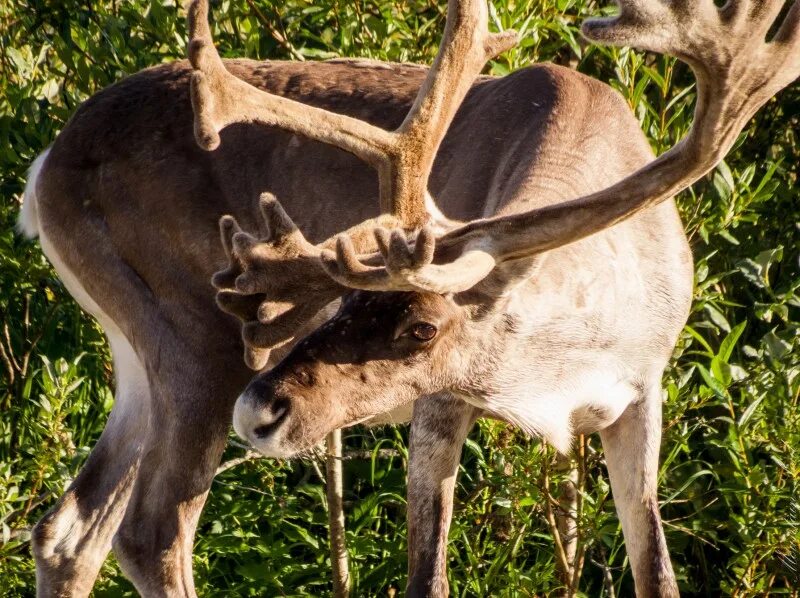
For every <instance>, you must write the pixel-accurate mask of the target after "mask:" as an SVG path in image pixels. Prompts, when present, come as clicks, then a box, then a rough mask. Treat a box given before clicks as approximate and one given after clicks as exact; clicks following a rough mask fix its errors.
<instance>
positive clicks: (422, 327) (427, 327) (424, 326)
mask: <svg viewBox="0 0 800 598" xmlns="http://www.w3.org/2000/svg"><path fill="white" fill-rule="evenodd" d="M437 332H438V331H437V330H436V326H434V325H433V324H428V323H427V322H420V323H418V324H414V325H413V326H412V327H411V334H412V335H413V337H414V338H415V339H417V340H418V341H429V340H431V339H432V338H433V337H434V336H436V333H437Z"/></svg>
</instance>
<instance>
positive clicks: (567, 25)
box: [0, 0, 800, 596]
mask: <svg viewBox="0 0 800 598" xmlns="http://www.w3.org/2000/svg"><path fill="white" fill-rule="evenodd" d="M175 4H176V2H175V1H174V0H164V1H163V2H148V1H145V0H129V1H126V2H119V1H117V0H102V1H98V2H91V3H90V2H85V1H78V0H60V1H59V2H52V1H47V0H37V1H34V2H21V1H20V0H4V1H3V2H0V90H2V93H0V173H1V174H2V176H0V196H1V197H2V204H0V221H2V226H0V312H1V313H2V318H3V322H2V331H0V358H1V360H0V368H2V370H1V371H2V379H0V409H2V414H3V416H2V420H1V421H0V522H1V524H0V580H2V581H1V582H0V586H1V587H2V592H3V593H5V594H6V595H14V596H16V595H19V596H27V595H32V593H33V588H34V573H33V562H32V559H31V556H30V549H29V544H28V540H29V529H30V526H31V525H32V523H33V522H35V521H36V519H37V518H38V517H40V516H41V515H42V514H43V512H44V511H45V510H46V509H47V508H48V507H49V506H51V505H52V504H53V502H54V501H55V499H56V497H57V496H58V494H59V493H60V492H62V491H63V490H64V488H65V487H66V486H67V485H68V483H69V480H70V479H71V478H72V477H74V476H75V474H76V472H77V471H78V469H79V467H80V464H81V463H82V462H83V460H84V459H85V457H86V455H87V453H88V451H89V448H90V447H91V446H92V444H93V443H94V442H95V440H96V439H97V437H98V435H99V433H100V431H101V429H102V426H103V423H104V421H105V418H106V416H107V414H108V411H109V409H110V405H111V402H112V400H113V398H112V396H113V395H112V391H111V386H113V379H112V376H111V371H110V365H109V354H108V350H107V348H106V346H105V342H104V339H103V336H102V332H101V331H100V330H99V329H98V327H97V325H96V324H95V323H94V322H92V321H91V320H90V319H89V318H87V317H86V316H84V315H83V314H82V313H81V312H80V310H79V309H78V307H77V306H76V305H75V303H74V302H73V301H72V300H71V299H70V297H69V296H68V294H67V293H66V291H65V290H64V287H63V286H62V284H61V283H60V282H59V281H58V279H57V278H56V277H55V275H54V273H53V271H52V269H51V268H50V267H49V265H48V264H47V262H46V261H45V260H44V258H43V257H42V255H41V252H40V250H39V247H38V245H37V244H36V243H34V242H29V241H25V240H23V239H21V238H20V237H19V236H17V235H16V234H15V233H14V232H13V224H14V220H15V218H16V214H17V212H18V209H19V205H20V200H21V194H22V189H23V183H24V179H25V171H26V168H27V167H28V166H29V165H30V163H31V162H32V160H33V159H34V158H35V157H36V155H37V154H39V153H40V152H41V151H42V150H43V149H44V148H45V147H46V146H47V145H48V144H50V143H51V142H52V140H53V139H54V138H55V136H56V134H57V133H58V131H59V130H60V129H61V128H62V127H63V126H64V124H65V122H66V120H67V118H68V117H69V115H70V114H71V113H72V112H73V111H74V110H75V108H76V107H77V105H78V104H79V103H80V102H81V101H82V100H84V99H85V98H87V97H88V96H90V95H91V94H92V93H94V92H96V91H98V90H99V89H101V88H102V87H104V86H106V85H108V84H110V83H112V82H114V81H116V80H118V79H120V78H122V77H124V76H125V75H127V74H130V73H133V72H135V71H137V70H139V69H141V68H143V67H146V66H150V65H153V64H156V63H159V62H163V61H168V60H173V59H175V58H179V57H181V56H183V55H184V54H185V39H186V35H185V29H184V23H183V18H182V15H180V14H179V11H178V10H177V9H176V6H175ZM432 4H433V3H430V2H422V1H420V0H404V1H403V2H392V1H389V0H355V1H353V2H340V1H337V0H316V1H314V2H311V1H307V0H288V1H286V2H275V1H269V0H223V1H222V2H218V3H215V6H214V12H215V16H216V29H217V31H216V33H215V36H216V39H217V41H218V43H219V45H220V47H221V49H222V51H223V53H224V54H228V55H231V56H243V55H247V56H250V57H254V58H255V57H259V58H281V59H286V58H291V59H319V58H328V57H333V56H366V57H371V58H378V59H382V60H395V61H418V62H425V61H430V60H431V58H432V57H433V55H434V53H435V47H436V43H437V38H438V35H439V32H440V31H441V29H442V25H443V22H444V10H445V9H444V4H445V3H444V2H439V3H437V6H433V5H432ZM598 10H599V9H598V8H597V6H595V3H594V2H593V1H590V0H540V1H538V2H534V1H533V0H520V1H513V0H497V1H496V2H495V3H494V6H493V11H492V20H493V24H494V26H496V27H501V28H508V27H514V28H517V29H518V30H519V31H520V32H521V33H522V34H523V36H524V37H523V42H522V43H521V44H520V47H519V48H518V49H515V50H513V51H511V52H509V53H508V54H506V55H504V56H503V57H501V58H500V59H498V60H497V61H495V62H493V63H492V64H491V66H490V69H491V72H493V73H495V74H504V73H507V72H510V71H512V70H514V69H517V68H520V67H522V66H525V65H526V64H528V63H530V62H531V61H544V60H553V61H557V62H559V63H562V64H571V65H573V66H575V67H576V68H578V69H579V70H581V71H583V72H586V73H589V74H591V75H593V76H596V77H598V78H600V79H602V80H604V81H607V82H609V83H610V84H611V85H612V86H614V87H615V88H616V89H618V90H619V91H620V92H621V93H622V94H623V96H624V97H625V98H626V99H627V100H628V102H629V103H630V105H631V107H632V109H633V110H634V111H635V113H636V115H637V116H638V118H639V120H640V121H641V124H642V128H643V130H644V131H645V132H646V133H647V135H648V137H649V138H650V140H651V142H652V144H653V147H654V148H655V149H656V150H657V151H662V150H663V149H664V148H666V147H668V146H669V145H671V144H673V143H674V142H675V141H676V140H677V139H679V138H680V136H681V135H682V134H683V133H684V132H685V131H686V129H687V127H688V125H689V123H690V118H691V106H692V100H693V94H694V87H693V82H692V79H691V77H690V75H689V74H688V73H687V71H688V69H686V68H685V67H684V66H683V65H680V64H678V63H675V62H674V61H673V60H671V59H666V58H660V57H653V56H643V55H641V54H637V53H633V52H630V51H627V50H615V49H601V48H596V47H589V46H587V45H586V44H585V43H583V42H582V41H581V40H580V38H579V36H578V24H579V23H580V21H581V19H582V18H583V17H584V16H585V15H587V14H590V13H595V12H597V11H598ZM798 115H800V86H797V85H795V86H794V87H793V88H792V89H790V90H787V91H785V92H783V93H782V94H781V95H780V96H779V97H778V98H777V99H776V100H773V101H771V102H770V103H769V104H768V105H767V106H766V107H765V108H764V109H763V110H762V111H761V112H760V113H759V115H758V116H756V118H755V119H754V121H753V122H752V123H751V126H750V128H749V129H748V131H747V132H746V133H745V134H743V135H742V136H741V138H740V140H739V142H738V143H737V146H736V148H735V150H734V151H733V152H732V153H731V155H730V156H729V157H728V159H727V160H726V162H725V163H723V164H721V165H720V166H719V168H717V169H716V171H715V172H714V173H713V174H711V175H709V176H708V177H706V178H705V179H704V180H703V181H702V182H700V183H699V184H697V185H695V187H694V189H693V190H692V191H689V192H687V193H684V194H682V196H681V197H680V198H679V204H680V207H681V211H682V214H683V218H684V222H685V225H686V230H687V232H688V234H689V237H690V239H691V242H692V247H693V250H694V255H695V261H696V292H695V302H694V309H693V311H692V315H691V319H690V323H689V325H687V327H686V329H685V331H684V333H683V335H682V337H681V340H680V342H679V344H678V347H677V348H676V351H675V356H674V359H673V361H672V366H671V368H670V369H669V371H668V373H667V375H666V377H665V380H664V388H665V389H666V392H665V413H664V422H665V439H664V442H663V451H662V453H663V456H662V461H663V464H662V467H661V474H660V478H661V484H660V492H661V499H662V503H661V504H662V514H663V516H664V519H665V526H666V533H667V540H668V544H669V546H670V549H671V553H672V556H673V561H674V565H675V567H676V572H677V574H678V577H679V582H680V586H681V589H682V591H683V592H684V594H685V595H688V596H716V595H731V596H762V595H766V594H770V593H774V594H781V595H793V596H797V589H796V588H797V587H798V585H800V577H798V568H799V567H800V563H798V561H800V506H799V505H798V496H800V494H798V492H799V490H800V458H799V457H798V454H799V453H800V407H799V406H798V397H799V396H800V376H798V374H799V373H800V359H799V358H798V355H800V352H798V351H797V350H796V345H797V344H798V342H800V339H798V334H800V324H798V315H799V314H798V307H800V299H799V298H798V294H797V289H798V287H800V272H799V271H798V252H799V250H800V233H799V232H798V227H797V224H798V221H800V206H798V192H797V177H798V164H800V141H798V132H799V131H800V125H798ZM346 443H347V447H348V450H350V451H357V452H358V451H360V452H361V453H366V454H367V457H363V455H360V454H358V453H357V454H356V455H355V456H356V458H354V459H351V460H348V461H347V462H346V466H345V476H346V479H345V487H346V508H347V539H348V547H349V551H350V557H351V569H352V574H353V581H354V595H357V596H368V595H370V596H371V595H386V594H387V592H389V590H390V588H391V587H394V588H402V586H403V583H404V579H405V570H406V557H405V536H406V528H405V511H404V509H405V499H404V495H405V486H404V480H405V472H406V465H407V453H406V445H407V433H406V430H405V429H400V428H386V429H382V430H362V429H355V430H350V431H348V433H347V437H346ZM380 449H389V450H388V451H387V450H380ZM241 454H242V449H241V448H239V447H237V446H236V445H235V444H231V447H230V449H229V451H228V453H227V454H226V459H233V458H236V457H239V456H241ZM582 454H583V456H582V458H580V459H579V461H580V471H581V484H582V487H583V488H585V493H584V494H583V495H582V498H581V500H580V524H581V525H580V529H581V536H580V537H581V545H582V546H583V547H584V549H585V551H586V558H585V563H584V568H583V577H582V582H581V589H582V591H583V592H585V594H586V595H587V596H597V595H600V594H601V593H602V592H603V591H605V590H604V588H606V589H607V587H608V586H607V585H604V584H607V583H609V582H608V581H604V580H605V579H606V578H607V577H608V576H610V578H611V580H613V582H612V583H613V585H614V588H615V590H616V593H617V594H618V595H622V596H626V595H632V591H633V590H632V587H633V586H632V578H631V574H630V569H629V567H628V564H627V561H626V559H625V552H624V548H623V541H622V534H621V531H620V527H619V524H618V522H617V519H616V515H615V513H614V509H613V502H612V500H611V496H610V493H609V487H608V484H607V482H606V478H605V467H604V464H603V458H602V450H601V448H600V444H599V441H598V440H597V439H596V438H589V439H586V440H585V443H584V445H583V452H582ZM553 462H554V455H553V452H552V451H551V450H548V449H547V448H546V447H542V446H541V445H540V443H539V442H537V441H534V440H531V439H527V438H525V437H523V436H522V435H521V434H519V433H517V432H515V431H513V430H511V429H509V428H508V427H506V426H504V425H501V424H498V423H494V422H482V423H481V424H480V426H478V428H476V430H475V431H474V433H473V434H472V435H471V437H470V440H469V441H468V443H467V445H466V447H465V450H464V456H463V459H462V470H461V475H460V478H459V483H458V487H457V500H456V515H455V517H454V521H453V527H452V530H451V535H450V538H451V544H450V563H451V570H450V580H451V587H452V592H453V594H454V595H459V596H488V595H492V596H533V595H539V594H540V593H542V592H545V593H547V592H552V591H556V590H557V588H558V582H557V581H556V577H555V574H554V567H555V565H554V551H553V547H552V539H551V536H550V533H549V527H548V525H547V522H546V517H545V507H544V505H545V504H546V501H545V500H544V498H543V497H544V496H545V493H546V486H545V479H544V477H543V472H544V471H551V477H552V480H550V485H551V486H554V485H555V484H556V483H557V482H558V481H559V479H560V477H561V476H563V473H559V472H558V471H553V468H552V465H553ZM326 521H327V520H326V515H325V497H324V485H323V480H322V473H321V470H320V468H319V466H318V464H317V463H315V462H313V461H297V462H290V463H276V462H272V461H265V460H249V461H246V462H244V463H242V464H240V465H237V466H236V467H231V468H230V469H227V470H226V471H225V472H223V473H221V474H220V475H218V477H217V479H216V480H215V484H214V486H213V488H212V492H211V496H210V498H209V501H208V505H207V507H206V509H205V512H204V514H203V517H202V519H201V522H200V527H199V530H198V535H197V541H196V546H195V571H196V578H197V583H198V589H199V591H200V592H201V593H203V594H213V595H231V596H241V595H287V596H288V595H308V594H319V593H322V594H327V593H329V592H330V581H329V579H330V563H329V558H328V554H327V546H326V542H327V523H326ZM96 592H97V595H98V596H105V595H109V596H111V595H113V596H117V595H130V594H132V593H133V589H132V587H131V586H130V584H129V583H128V582H127V581H125V579H124V578H123V577H122V576H121V574H120V573H119V570H118V569H117V568H116V566H115V565H114V563H113V559H112V560H110V561H109V562H108V564H107V565H106V566H105V568H104V570H103V573H102V575H101V578H100V579H99V581H98V585H97V590H96Z"/></svg>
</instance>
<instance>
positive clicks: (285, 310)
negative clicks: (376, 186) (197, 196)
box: [212, 193, 397, 370]
mask: <svg viewBox="0 0 800 598" xmlns="http://www.w3.org/2000/svg"><path fill="white" fill-rule="evenodd" d="M259 207H260V208H261V214H262V216H263V218H264V222H265V223H266V226H267V231H268V233H267V235H266V237H264V238H261V239H259V238H256V237H254V236H253V235H251V234H249V233H246V232H243V231H242V229H241V227H240V226H239V224H238V223H237V222H236V220H235V219H234V218H233V217H232V216H223V217H222V218H221V219H220V222H219V227H220V236H221V240H222V245H223V247H224V249H225V255H226V257H227V258H228V262H229V263H228V267H227V268H225V269H224V270H221V271H219V272H217V273H216V274H214V277H213V278H212V284H213V285H214V286H215V287H216V288H217V290H218V292H217V305H218V306H219V307H220V309H222V310H223V311H225V312H227V313H229V314H231V315H234V316H236V317H237V318H239V319H240V320H241V321H242V340H243V341H244V345H245V362H246V363H247V365H248V366H249V367H251V368H253V369H256V370H258V369H261V368H263V367H264V366H265V365H266V363H267V360H268V359H269V355H270V352H271V351H272V350H273V349H277V348H278V347H280V346H282V345H284V344H286V343H288V342H289V341H291V340H292V338H294V336H295V335H296V334H297V331H298V330H299V329H300V328H301V327H302V326H303V325H304V324H305V323H307V322H308V321H309V320H311V319H312V318H313V317H314V315H315V314H317V313H318V312H319V311H320V310H321V309H323V308H324V307H325V306H326V305H328V304H329V303H330V302H331V301H334V300H335V299H337V298H338V297H339V296H340V295H341V294H342V293H343V292H344V291H345V290H346V289H345V288H344V287H342V286H341V285H339V284H338V283H336V282H335V281H334V280H332V279H331V278H330V277H329V276H328V275H327V274H326V273H325V271H324V270H323V269H322V268H320V266H319V260H320V255H321V252H322V251H324V250H326V248H332V247H333V246H334V244H335V239H330V240H328V241H326V242H325V243H322V244H320V245H313V244H311V243H309V242H308V241H307V240H306V238H305V237H304V236H303V234H302V233H301V232H300V230H299V229H298V228H297V226H296V225H295V224H294V222H293V221H292V219H291V218H289V215H288V214H286V212H285V211H284V210H283V208H282V207H281V205H280V203H278V201H277V200H276V199H275V197H274V196H273V195H272V194H270V193H264V194H262V195H261V198H260V200H259ZM396 224H397V222H396V220H395V219H394V218H393V217H391V216H388V215H387V216H383V217H378V218H375V219H372V220H368V221H366V222H363V223H361V224H359V225H356V226H355V227H353V228H351V229H350V230H349V231H347V235H348V238H352V239H353V241H352V242H354V243H355V245H356V246H358V247H359V248H361V250H362V252H363V251H369V249H368V248H371V247H373V245H372V244H371V235H372V231H373V229H374V227H376V226H377V227H380V226H381V225H383V226H387V225H388V226H391V225H396Z"/></svg>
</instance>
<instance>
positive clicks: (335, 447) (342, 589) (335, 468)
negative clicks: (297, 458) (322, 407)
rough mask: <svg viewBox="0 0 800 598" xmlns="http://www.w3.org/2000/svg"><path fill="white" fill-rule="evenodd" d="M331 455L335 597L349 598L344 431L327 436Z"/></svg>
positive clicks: (330, 517)
mask: <svg viewBox="0 0 800 598" xmlns="http://www.w3.org/2000/svg"><path fill="white" fill-rule="evenodd" d="M327 445H328V452H327V459H326V460H325V471H326V473H327V476H326V478H327V482H328V483H327V485H326V490H327V494H328V523H329V527H330V549H331V566H332V568H333V595H334V596H335V597H336V598H347V596H349V595H350V571H349V567H348V562H347V561H348V559H347V541H346V539H345V529H344V504H343V502H344V501H343V493H344V484H343V481H342V431H341V430H334V431H333V432H331V433H330V434H328V438H327Z"/></svg>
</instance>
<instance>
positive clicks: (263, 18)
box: [246, 0, 305, 61]
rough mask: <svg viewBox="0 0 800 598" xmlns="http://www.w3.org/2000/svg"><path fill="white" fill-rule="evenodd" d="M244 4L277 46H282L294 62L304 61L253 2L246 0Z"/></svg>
mask: <svg viewBox="0 0 800 598" xmlns="http://www.w3.org/2000/svg"><path fill="white" fill-rule="evenodd" d="M246 2H247V5H248V6H249V7H250V10H252V11H253V12H254V13H255V14H256V17H257V18H258V20H259V21H261V24H262V25H264V27H266V28H267V31H269V33H270V35H271V36H272V37H273V38H275V41H276V42H278V45H280V46H282V47H283V49H284V50H286V51H287V52H289V54H291V55H292V57H293V58H294V59H295V60H301V61H304V60H305V57H304V56H303V55H302V54H301V53H300V52H298V51H297V49H296V48H295V47H294V46H293V45H292V43H291V42H290V41H289V40H288V38H287V37H286V36H285V35H283V33H281V32H280V31H278V30H277V29H276V28H275V25H273V24H272V21H270V20H269V19H268V18H267V16H266V15H265V14H264V13H263V12H261V9H260V8H258V6H256V4H255V2H253V0H246Z"/></svg>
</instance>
